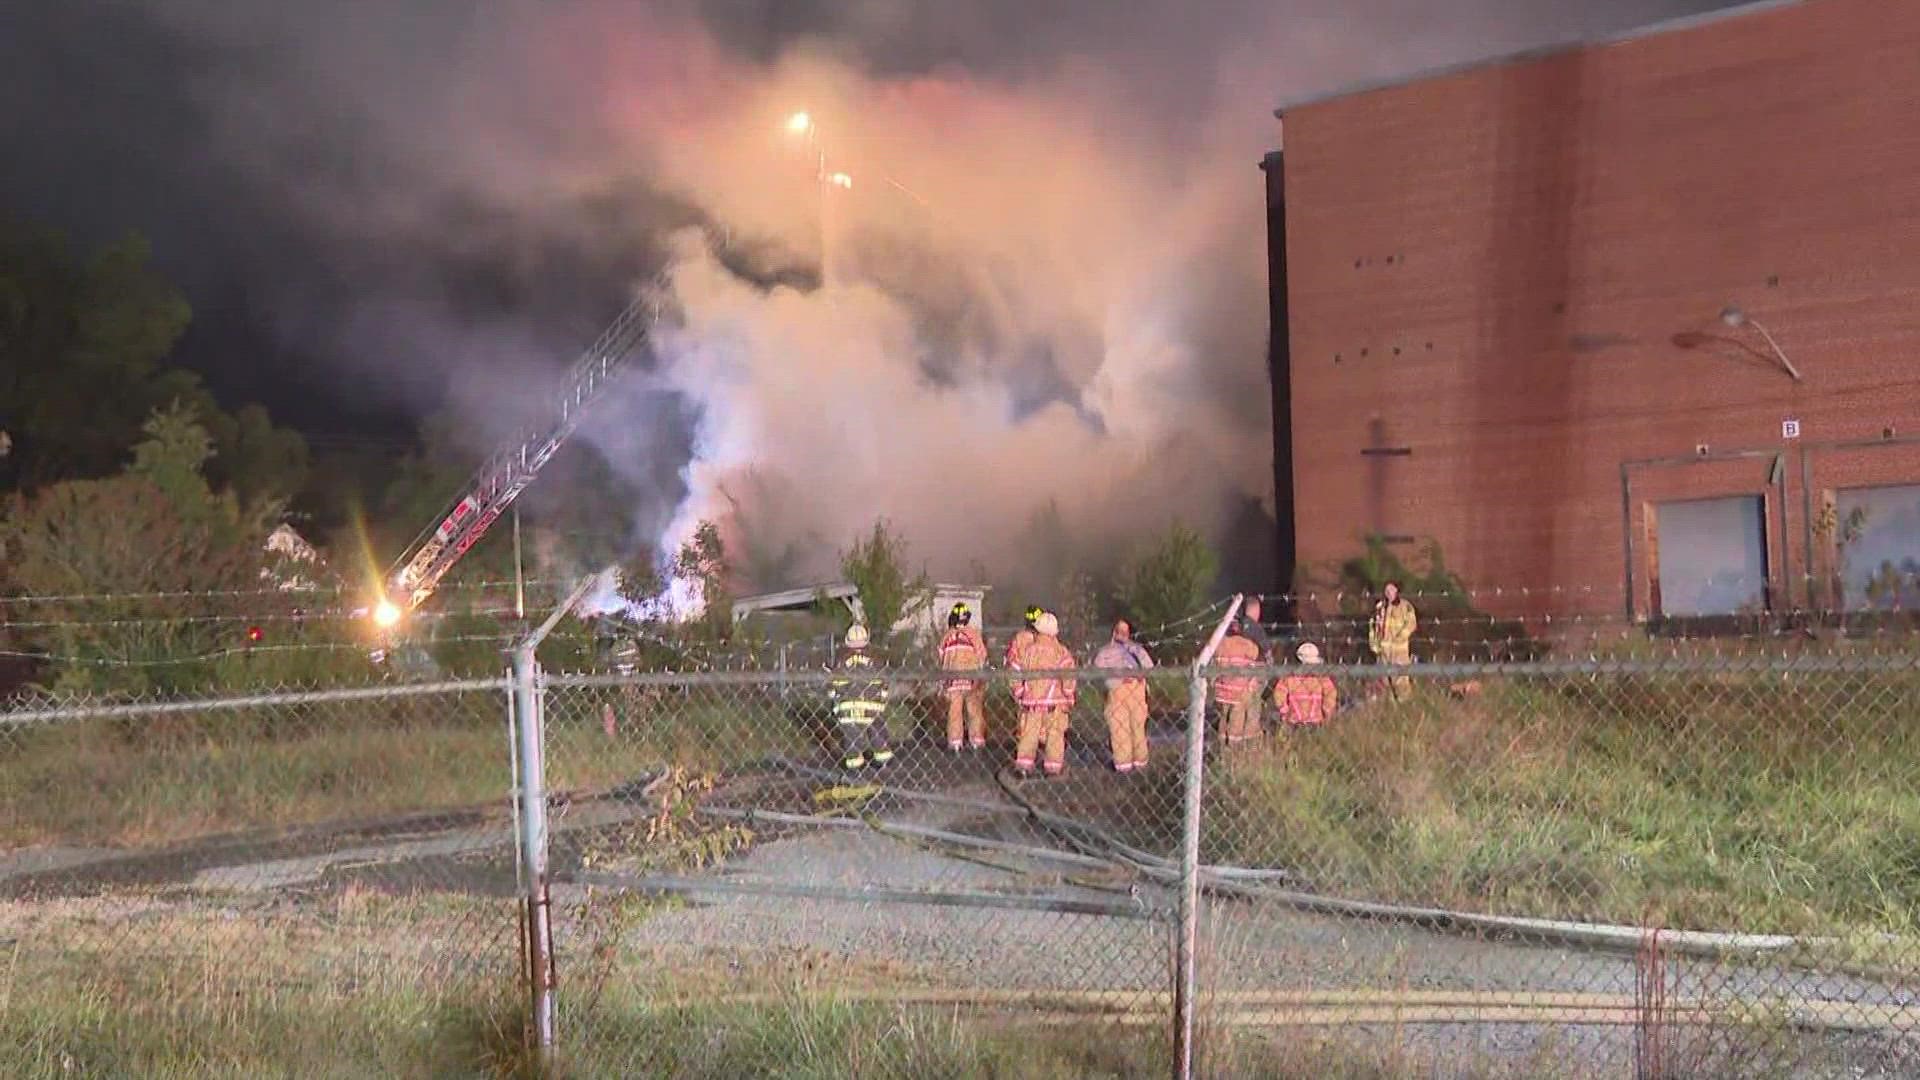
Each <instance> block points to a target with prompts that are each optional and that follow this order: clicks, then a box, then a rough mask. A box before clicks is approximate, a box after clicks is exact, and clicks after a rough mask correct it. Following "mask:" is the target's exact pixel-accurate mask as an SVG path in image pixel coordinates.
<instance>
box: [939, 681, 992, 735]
mask: <svg viewBox="0 0 1920 1080" xmlns="http://www.w3.org/2000/svg"><path fill="white" fill-rule="evenodd" d="M962 744H965V745H968V746H971V747H973V748H974V749H975V750H978V749H980V748H981V747H983V746H985V745H987V690H986V687H984V686H980V685H978V684H975V685H974V687H973V689H971V690H949V691H947V745H948V746H950V747H952V748H953V749H955V750H958V749H960V747H961V745H962Z"/></svg>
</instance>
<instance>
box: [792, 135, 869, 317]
mask: <svg viewBox="0 0 1920 1080" xmlns="http://www.w3.org/2000/svg"><path fill="white" fill-rule="evenodd" d="M787 134H789V135H792V136H795V137H800V136H805V137H806V140H807V145H808V146H809V147H811V148H812V149H813V180H814V183H815V184H817V185H819V188H820V282H821V284H823V285H825V284H828V283H829V281H830V278H831V276H832V265H833V259H832V256H831V254H830V252H829V250H828V243H829V239H830V236H829V234H830V227H829V225H828V224H827V214H828V210H829V207H828V196H829V195H830V194H831V189H833V188H840V189H842V190H851V189H852V188H853V177H852V176H850V175H848V174H846V173H844V172H828V171H827V148H826V144H825V142H824V141H823V140H822V139H821V138H820V125H819V124H818V123H816V122H815V121H814V119H813V115H812V114H811V113H808V112H804V111H802V112H797V113H794V114H793V115H792V116H789V117H787Z"/></svg>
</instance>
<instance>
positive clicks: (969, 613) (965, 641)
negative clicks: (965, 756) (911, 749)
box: [940, 601, 987, 750]
mask: <svg viewBox="0 0 1920 1080" xmlns="http://www.w3.org/2000/svg"><path fill="white" fill-rule="evenodd" d="M986 666H987V641H986V639H985V638H983V637H981V636H980V631H979V630H977V629H975V627H974V625H973V609H972V608H970V607H968V606H967V605H966V603H965V602H964V601H962V602H961V603H958V604H955V605H953V608H952V610H950V611H948V612H947V632H946V635H945V636H943V637H942V638H941V639H940V670H942V671H954V672H962V671H966V672H971V671H979V670H980V669H981V668H983V667H986ZM944 689H945V691H946V695H947V748H948V749H951V750H958V749H960V748H961V747H963V746H969V747H972V748H973V749H975V750H979V749H981V748H982V747H984V746H986V745H987V688H986V686H985V685H983V684H982V683H981V681H980V680H979V679H967V678H953V679H948V680H947V682H946V686H945V687H944Z"/></svg>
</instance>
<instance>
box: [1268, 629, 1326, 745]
mask: <svg viewBox="0 0 1920 1080" xmlns="http://www.w3.org/2000/svg"><path fill="white" fill-rule="evenodd" d="M1293 655H1294V656H1295V657H1296V658H1297V659H1298V660H1299V661H1300V663H1302V664H1304V665H1306V666H1307V667H1309V668H1313V667H1318V666H1319V665H1320V662H1321V661H1320V646H1318V645H1315V644H1314V643H1313V642H1311V641H1303V642H1301V643H1300V647H1299V648H1298V649H1295V650H1294V651H1293ZM1273 704H1274V706H1275V708H1276V709H1277V710H1278V711H1279V714H1280V721H1281V722H1282V723H1284V724H1286V725H1287V726H1288V727H1289V728H1299V729H1306V730H1312V729H1314V728H1317V727H1319V726H1320V725H1321V724H1324V723H1326V722H1327V717H1329V716H1332V715H1333V714H1334V711H1335V710H1336V709H1338V708H1339V707H1340V688H1339V687H1337V686H1335V685H1334V683H1333V679H1332V678H1330V677H1329V676H1327V675H1325V674H1322V673H1319V672H1309V671H1302V672H1300V673H1299V674H1297V675H1287V676H1285V677H1283V678H1281V679H1280V681H1279V682H1276V683H1274V684H1273Z"/></svg>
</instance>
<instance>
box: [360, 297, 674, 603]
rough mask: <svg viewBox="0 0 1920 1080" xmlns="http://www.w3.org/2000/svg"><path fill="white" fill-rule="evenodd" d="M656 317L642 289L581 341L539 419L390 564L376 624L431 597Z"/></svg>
mask: <svg viewBox="0 0 1920 1080" xmlns="http://www.w3.org/2000/svg"><path fill="white" fill-rule="evenodd" d="M658 317H659V303H658V300H657V298H656V294H655V292H654V290H652V289H648V290H645V291H643V292H642V293H641V295H640V296H639V297H638V298H636V299H635V300H634V301H633V303H631V304H629V305H627V308H626V310H625V311H622V312H621V313H620V315H619V317H618V318H616V319H614V320H613V322H612V324H611V325H609V326H608V327H607V328H606V330H604V331H602V332H601V334H600V336H599V337H598V338H597V339H595V340H594V342H593V344H591V345H589V346H587V348H586V351H585V352H583V353H582V354H581V355H580V358H579V359H578V360H576V361H575V362H574V365H573V368H572V370H571V371H570V372H569V373H568V377H567V382H566V389H565V390H564V391H563V392H562V393H561V394H560V396H559V398H558V399H557V400H556V401H555V403H554V408H553V409H552V411H551V412H550V413H549V414H548V416H547V417H546V418H545V420H544V421H543V422H542V423H540V424H538V425H536V426H533V427H530V428H528V429H527V430H525V431H523V432H522V433H521V434H520V435H518V436H517V437H515V438H514V439H513V440H511V441H510V442H508V443H507V444H506V445H504V446H502V447H501V448H500V449H499V450H496V451H495V452H494V453H493V455H492V456H491V457H489V458H487V460H486V463H485V464H483V465H481V466H480V469H479V471H477V472H475V473H474V474H473V478H472V479H471V480H469V481H468V482H467V484H466V487H465V488H464V489H463V490H462V493H461V494H460V496H459V497H458V498H456V499H454V500H453V502H452V504H451V505H450V506H449V507H447V508H446V509H445V510H443V511H442V512H441V513H440V515H439V516H438V518H437V519H436V521H435V523H433V524H429V525H428V526H427V527H426V528H425V529H424V530H422V531H421V533H420V535H419V536H417V537H415V538H414V540H413V543H412V544H410V545H408V547H407V550H406V552H405V553H404V554H402V555H401V556H400V558H399V560H398V561H397V562H395V563H394V565H393V569H392V570H390V571H389V572H388V573H387V576H386V579H385V580H384V581H383V582H382V596H381V597H380V598H379V601H378V603H376V604H375V605H374V607H373V609H372V615H373V619H374V621H375V622H376V623H378V624H379V625H381V626H383V627H385V626H392V625H394V624H395V623H397V622H399V621H400V620H401V618H403V617H404V616H406V615H407V614H409V613H411V612H412V611H413V610H415V609H416V608H418V607H419V606H420V605H421V604H422V603H425V602H426V600H427V598H428V597H430V596H432V595H433V592H434V590H435V589H437V588H438V587H439V586H440V581H441V579H443V578H445V577H446V576H447V573H448V572H449V571H451V570H452V569H453V567H454V565H455V564H456V563H458V562H459V561H460V557H461V556H463V555H465V554H466V553H467V551H468V550H469V549H471V548H472V547H473V545H475V544H477V543H479V542H480V538H481V537H483V536H485V535H486V534H487V530H488V529H490V528H492V527H493V523H494V522H496V521H498V520H499V519H500V515H501V514H503V513H505V512H506V510H507V508H508V507H509V506H511V505H513V500H514V499H516V498H518V497H519V495H520V493H521V492H522V491H525V490H526V489H527V485H528V484H531V483H533V479H534V477H536V476H538V475H539V474H540V470H541V469H542V468H543V467H545V466H546V464H547V462H549V461H551V460H552V459H553V455H554V454H555V453H556V452H557V451H559V449H560V447H561V445H562V444H564V443H565V442H566V441H567V437H568V436H570V435H572V434H573V432H574V429H575V428H577V427H579V426H580V418H581V417H582V416H583V415H585V413H586V411H587V409H588V408H589V407H591V406H592V405H593V403H594V402H595V401H596V400H598V399H599V398H600V396H601V395H602V394H604V393H605V392H606V389H607V387H608V386H610V385H612V383H613V382H614V380H615V378H616V377H617V376H618V375H619V374H620V373H621V371H622V370H623V369H624V368H625V367H626V364H627V360H628V358H629V357H630V356H631V355H632V354H633V352H634V350H635V348H636V347H637V346H638V345H639V344H640V343H641V342H642V341H644V340H646V337H647V334H648V332H649V331H650V330H651V329H652V328H653V325H654V323H655V322H656V321H657V319H658Z"/></svg>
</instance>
